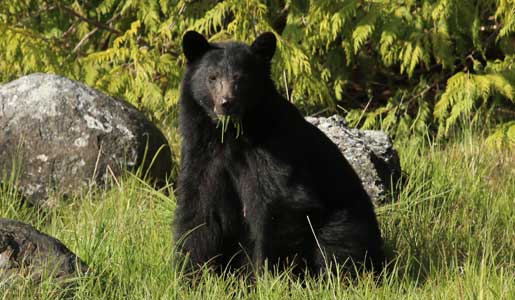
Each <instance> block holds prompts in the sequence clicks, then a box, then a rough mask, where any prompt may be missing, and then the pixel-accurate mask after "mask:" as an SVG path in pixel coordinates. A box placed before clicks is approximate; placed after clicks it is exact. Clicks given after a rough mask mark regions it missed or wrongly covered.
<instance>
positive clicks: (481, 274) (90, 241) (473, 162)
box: [0, 135, 515, 300]
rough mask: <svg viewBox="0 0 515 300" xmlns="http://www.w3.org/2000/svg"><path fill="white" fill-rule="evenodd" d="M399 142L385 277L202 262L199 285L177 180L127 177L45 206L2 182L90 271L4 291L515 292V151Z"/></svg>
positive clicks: (383, 211) (3, 207) (164, 295)
mask: <svg viewBox="0 0 515 300" xmlns="http://www.w3.org/2000/svg"><path fill="white" fill-rule="evenodd" d="M396 146H397V148H398V149H399V151H400V156H401V162H402V168H403V171H404V172H405V175H406V178H407V180H406V182H405V187H404V189H403V191H402V192H401V194H400V196H399V199H398V200H397V201H396V202H394V203H391V204H388V205H385V206H382V207H380V208H378V209H377V213H378V217H379V221H380V224H381V228H382V232H383V235H384V237H385V240H386V246H387V252H388V253H389V255H390V262H389V267H388V269H387V272H385V273H383V274H381V275H380V276H379V278H375V277H374V276H372V275H371V274H362V275H361V276H359V277H358V278H355V279H351V278H348V277H346V276H345V274H340V273H337V274H333V275H331V276H326V277H322V278H308V279H307V280H306V281H303V282H302V281H300V280H298V279H296V278H293V277H292V276H291V275H290V274H288V273H282V274H272V273H265V274H263V275H262V276H260V277H258V278H257V279H256V280H255V282H253V283H251V282H250V281H248V280H245V279H242V278H239V277H236V276H234V275H229V274H228V275H226V276H222V277H218V276H216V275H214V274H212V273H210V272H208V271H204V272H203V273H202V274H201V275H199V276H198V277H199V278H200V279H199V280H198V281H196V282H194V283H192V282H190V281H188V280H187V278H186V276H185V274H184V273H183V272H182V271H181V270H182V266H181V264H180V263H177V262H175V261H174V255H173V253H174V245H173V242H172V222H173V211H174V209H175V198H174V193H173V190H172V189H171V188H170V187H165V188H164V189H163V190H160V191H154V190H153V189H152V188H150V187H149V186H148V185H147V184H146V183H144V182H142V181H140V180H139V179H137V178H136V177H135V176H131V175H127V176H126V177H125V178H124V179H122V180H119V181H117V182H116V183H114V184H113V188H112V189H111V190H109V191H98V190H95V191H90V192H89V193H85V194H84V195H82V196H79V197H77V198H76V199H68V200H66V201H61V202H60V203H61V204H60V205H58V206H56V207H53V208H49V209H47V210H46V211H38V210H36V209H34V208H32V207H29V206H27V205H24V204H22V203H21V199H20V197H19V196H18V195H17V194H16V192H15V190H14V189H13V188H12V186H11V185H10V184H6V185H4V186H3V187H2V189H0V216H1V217H5V218H12V219H17V220H21V221H24V222H28V223H31V224H33V225H34V226H35V227H37V228H38V229H40V230H42V231H43V232H46V233H48V234H50V235H52V236H55V237H57V238H58V239H60V240H61V241H62V242H63V243H65V244H66V245H67V246H68V248H70V249H71V250H72V251H73V252H75V253H76V254H77V255H79V256H80V257H81V258H82V259H83V260H84V261H85V262H86V263H87V264H88V265H89V266H90V267H91V268H92V270H93V272H92V274H90V275H84V276H81V277H79V278H77V279H76V280H75V282H73V284H69V285H67V288H66V289H63V287H62V285H60V284H56V283H55V282H53V281H51V280H47V281H45V282H43V283H41V284H34V283H32V282H30V281H29V280H26V281H21V282H20V283H18V284H16V285H11V286H8V285H2V283H0V296H1V297H0V299H59V298H72V299H295V300H297V299H317V300H318V299H515V284H514V282H515V257H514V255H515V252H514V249H515V205H514V204H515V159H514V157H515V154H514V153H508V152H499V151H497V150H493V149H490V148H488V147H486V146H485V145H484V143H483V141H482V139H481V138H478V137H475V136H473V135H470V136H466V137H464V138H462V139H461V140H460V142H456V143H451V144H448V145H436V144H431V143H420V142H408V141H406V142H402V143H401V142H399V143H398V144H397V145H396Z"/></svg>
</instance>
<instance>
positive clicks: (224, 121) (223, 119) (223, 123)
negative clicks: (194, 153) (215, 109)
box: [216, 115, 243, 144]
mask: <svg viewBox="0 0 515 300" xmlns="http://www.w3.org/2000/svg"><path fill="white" fill-rule="evenodd" d="M230 122H232V125H233V126H234V128H235V129H236V138H239V137H240V136H241V135H243V125H242V124H241V121H240V119H239V118H236V117H232V118H231V116H230V115H220V116H218V124H217V125H216V128H219V127H221V130H222V144H223V143H224V135H225V132H226V131H227V129H228V128H229V123H230Z"/></svg>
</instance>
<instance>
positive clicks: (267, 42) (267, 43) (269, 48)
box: [250, 32, 276, 60]
mask: <svg viewBox="0 0 515 300" xmlns="http://www.w3.org/2000/svg"><path fill="white" fill-rule="evenodd" d="M250 48H251V49H252V52H254V53H255V54H257V55H259V56H261V57H262V58H264V59H266V60H272V57H273V56H274V53H275V48H276V39H275V35H274V34H273V33H271V32H265V33H262V34H261V35H259V36H258V37H257V38H256V40H255V41H254V42H253V43H252V45H251V46H250Z"/></svg>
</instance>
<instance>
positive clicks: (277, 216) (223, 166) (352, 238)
mask: <svg viewBox="0 0 515 300" xmlns="http://www.w3.org/2000/svg"><path fill="white" fill-rule="evenodd" d="M275 49H276V38H275V36H274V34H273V33H270V32H267V33H263V34H261V35H260V36H259V37H257V38H256V40H255V41H254V42H253V43H252V44H251V45H250V46H249V45H247V44H244V43H240V42H219V43H210V42H208V41H207V40H206V39H205V38H204V37H203V36H202V35H200V34H199V33H197V32H194V31H189V32H187V33H186V34H185V35H184V37H183V51H184V54H185V56H186V59H187V69H186V73H185V75H184V78H183V81H182V86H181V96H180V114H179V124H180V125H179V127H180V131H181V134H182V137H183V144H182V152H181V155H182V157H181V167H180V174H179V179H178V189H177V209H176V212H175V240H176V242H177V243H178V244H179V245H180V249H181V252H182V253H183V254H187V255H189V262H191V264H192V266H197V267H198V266H202V265H210V266H213V267H215V268H216V269H218V270H224V269H226V268H229V269H233V268H240V267H244V266H246V267H248V266H252V267H253V268H254V267H257V268H258V269H260V268H261V267H262V266H264V265H269V266H277V267H279V268H283V267H285V266H290V265H294V266H295V267H293V269H294V270H299V271H303V270H308V272H309V271H310V272H314V273H319V272H323V271H324V270H326V269H327V266H330V265H332V266H334V262H337V263H339V264H341V265H345V266H347V267H348V270H349V271H352V270H355V267H356V266H358V267H359V268H365V269H371V268H372V267H373V269H375V270H378V269H380V268H381V266H382V262H383V250H382V246H383V243H382V239H381V233H380V230H379V226H378V222H377V220H376V216H375V213H374V209H373V205H372V203H371V201H370V198H369V196H368V195H367V193H366V192H365V190H364V189H363V186H362V184H361V181H360V179H359V178H358V176H357V175H356V173H355V172H354V170H353V169H352V167H351V166H350V165H349V163H348V162H347V161H346V160H345V158H344V157H343V155H342V154H341V152H340V151H339V150H338V148H337V146H336V145H335V144H334V143H332V142H331V141H330V140H329V138H327V137H326V136H325V135H324V134H323V133H322V132H321V131H320V130H318V128H316V127H315V126H313V125H311V124H310V123H308V122H307V121H306V120H305V119H304V118H303V116H302V115H301V113H300V112H299V111H298V110H297V109H296V108H295V107H294V105H293V104H292V103H290V102H289V101H287V100H286V99H285V98H284V97H283V96H281V95H280V94H279V93H278V91H277V89H276V87H275V85H274V82H273V81H272V79H271V74H270V73H271V60H272V57H273V55H274V52H275ZM227 117H229V118H230V119H231V120H233V121H234V122H233V123H234V124H237V125H238V126H232V125H233V124H230V123H231V122H229V125H225V126H221V127H224V128H223V129H222V128H221V127H220V126H219V123H220V120H223V119H226V118H227ZM265 262H266V263H265Z"/></svg>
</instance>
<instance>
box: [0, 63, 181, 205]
mask: <svg viewBox="0 0 515 300" xmlns="http://www.w3.org/2000/svg"><path fill="white" fill-rule="evenodd" d="M154 156H155V160H154V161H153V163H152V164H151V163H150V162H151V161H152V159H154ZM139 167H142V169H141V170H144V172H143V173H147V171H146V170H148V177H149V178H150V179H152V180H154V181H155V182H157V183H164V182H165V180H166V177H167V175H168V174H169V173H170V170H171V168H172V162H171V153H170V148H169V146H168V142H167V141H166V138H165V137H164V135H163V134H162V132H161V131H160V130H159V129H158V128H157V127H156V126H155V125H154V124H152V123H151V122H150V121H149V120H148V119H147V118H146V117H145V116H144V115H143V114H142V113H141V112H139V111H138V110H137V109H136V108H134V107H133V106H132V105H130V104H129V103H127V102H125V101H120V100H115V99H113V98H112V97H109V96H107V95H105V94H103V93H101V92H99V91H97V90H94V89H92V88H89V87H87V86H85V85H84V84H82V83H80V82H76V81H73V80H70V79H67V78H65V77H61V76H57V75H48V74H40V73H37V74H32V75H28V76H25V77H22V78H19V79H17V80H15V81H12V82H9V83H6V84H2V85H0V180H1V178H2V175H3V176H4V177H5V176H6V175H9V172H11V171H12V170H13V169H17V171H18V172H19V177H18V181H17V189H18V190H20V191H21V192H22V193H23V194H24V195H25V196H26V198H27V199H29V200H30V202H32V203H36V204H43V203H45V201H46V200H47V199H48V197H49V195H50V194H51V193H54V192H58V193H59V194H63V195H64V196H72V195H73V194H75V193H76V192H78V191H80V190H81V188H83V187H88V186H90V185H91V184H100V185H103V184H105V183H106V180H107V179H108V178H109V177H110V176H119V175H120V174H122V173H123V171H124V170H125V169H129V170H136V169H138V168H139Z"/></svg>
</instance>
